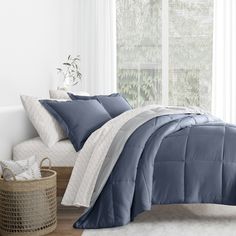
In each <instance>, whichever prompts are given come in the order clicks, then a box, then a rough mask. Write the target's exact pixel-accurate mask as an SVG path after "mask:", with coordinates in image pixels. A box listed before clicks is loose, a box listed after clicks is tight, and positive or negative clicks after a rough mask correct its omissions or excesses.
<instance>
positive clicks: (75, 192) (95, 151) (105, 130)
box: [62, 105, 202, 207]
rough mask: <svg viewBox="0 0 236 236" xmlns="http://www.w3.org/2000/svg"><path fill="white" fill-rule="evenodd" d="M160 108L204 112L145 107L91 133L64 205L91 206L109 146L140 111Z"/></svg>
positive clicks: (163, 111)
mask: <svg viewBox="0 0 236 236" xmlns="http://www.w3.org/2000/svg"><path fill="white" fill-rule="evenodd" d="M154 108H155V109H157V113H156V115H155V116H162V115H168V114H181V113H202V111H201V110H199V109H196V108H185V107H163V106H158V105H151V106H146V107H143V108H137V109H133V110H130V111H127V112H125V113H123V114H121V115H120V116H118V117H116V118H114V119H112V120H110V121H108V122H107V123H106V124H105V125H103V126H102V127H101V128H100V129H98V130H96V131H95V132H94V133H92V134H91V135H90V137H89V138H88V139H87V141H86V143H85V144H84V147H83V149H82V150H81V151H80V152H79V153H78V158H77V160H76V163H75V166H74V169H73V171H72V175H71V178H70V181H69V184H68V186H67V189H66V192H65V195H64V197H63V199H62V204H63V205H68V206H78V207H79V206H85V207H89V206H90V203H91V198H92V195H93V192H94V188H95V185H96V182H97V178H98V175H99V172H100V170H101V167H102V164H103V162H104V160H105V158H106V154H107V152H108V150H109V148H110V145H111V143H112V141H113V139H114V137H115V136H116V134H117V133H118V131H119V130H120V128H121V127H122V126H123V125H124V124H125V123H126V122H127V121H129V120H130V119H132V118H134V117H135V116H137V115H139V114H140V113H142V112H144V111H147V110H152V109H154Z"/></svg>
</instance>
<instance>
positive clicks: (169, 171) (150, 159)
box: [74, 115, 236, 228]
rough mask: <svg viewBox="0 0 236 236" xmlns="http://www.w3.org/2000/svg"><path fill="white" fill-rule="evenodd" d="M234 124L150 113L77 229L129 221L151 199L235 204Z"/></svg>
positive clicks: (156, 201)
mask: <svg viewBox="0 0 236 236" xmlns="http://www.w3.org/2000/svg"><path fill="white" fill-rule="evenodd" d="M235 140H236V127H235V126H232V125H227V124H224V123H214V122H212V121H211V122H210V119H209V118H208V116H207V115H182V116H177V115H172V116H162V117H158V118H154V119H152V120H150V121H148V122H146V123H145V124H144V125H142V126H140V127H139V128H138V129H136V131H135V132H134V133H133V134H132V135H131V136H130V138H129V140H128V141H127V143H126V145H125V147H124V149H123V151H122V153H121V155H120V157H119V160H118V162H117V163H116V165H115V167H114V169H113V171H112V173H111V175H110V177H109V179H108V180H107V182H106V185H105V186H104V188H103V190H102V192H101V194H100V196H99V198H98V199H97V201H96V202H95V204H94V205H93V206H92V207H91V208H89V209H88V210H87V211H86V212H85V213H84V215H82V216H81V218H80V219H79V220H78V221H76V222H75V224H74V227H75V228H105V227H115V226H121V225H124V224H127V223H129V222H130V221H132V220H133V219H134V217H135V216H137V215H138V214H139V213H141V212H143V211H145V210H150V209H151V205H152V204H173V203H217V204H228V205H236V165H235V163H236V145H235Z"/></svg>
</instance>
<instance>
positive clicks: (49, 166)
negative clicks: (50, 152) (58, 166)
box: [39, 157, 52, 170]
mask: <svg viewBox="0 0 236 236" xmlns="http://www.w3.org/2000/svg"><path fill="white" fill-rule="evenodd" d="M45 161H48V169H49V170H51V169H52V162H51V160H50V159H49V158H48V157H45V158H43V159H42V161H41V162H40V165H39V166H40V169H42V167H43V163H44V162H45Z"/></svg>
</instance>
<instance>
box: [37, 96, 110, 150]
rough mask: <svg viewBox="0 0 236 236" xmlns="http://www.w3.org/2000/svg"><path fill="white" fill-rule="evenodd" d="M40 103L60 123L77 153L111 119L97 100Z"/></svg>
mask: <svg viewBox="0 0 236 236" xmlns="http://www.w3.org/2000/svg"><path fill="white" fill-rule="evenodd" d="M40 102H41V104H42V105H43V106H44V107H45V108H46V109H47V110H48V112H49V113H50V114H52V116H53V117H54V118H55V119H56V120H57V121H58V122H59V124H60V125H61V127H62V128H63V130H64V131H65V133H66V135H67V136H68V138H69V139H70V140H71V143H72V144H73V146H74V148H75V150H76V151H77V152H78V151H79V150H80V149H81V148H82V147H83V145H84V143H85V141H86V140H87V138H88V137H89V135H90V134H92V133H93V132H94V131H95V130H96V129H98V128H100V127H101V126H102V125H103V124H105V123H106V122H107V121H109V120H110V119H111V116H110V115H109V113H108V112H107V111H106V110H105V109H104V107H103V106H102V105H101V104H100V103H99V102H98V101H97V100H74V101H55V100H40Z"/></svg>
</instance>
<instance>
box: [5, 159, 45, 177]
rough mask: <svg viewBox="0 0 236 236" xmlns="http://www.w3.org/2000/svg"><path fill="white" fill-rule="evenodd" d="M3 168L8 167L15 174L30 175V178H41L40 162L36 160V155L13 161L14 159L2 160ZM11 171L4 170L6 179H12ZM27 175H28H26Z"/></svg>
mask: <svg viewBox="0 0 236 236" xmlns="http://www.w3.org/2000/svg"><path fill="white" fill-rule="evenodd" d="M0 166H1V170H3V169H5V168H8V169H10V171H11V172H12V173H13V174H14V176H19V175H20V176H21V175H22V173H26V174H27V175H28V179H32V178H40V177H41V174H40V170H39V166H38V163H37V162H36V159H35V156H32V157H30V158H29V159H27V160H20V161H12V160H3V161H0ZM11 172H7V171H6V172H4V178H5V179H6V180H9V179H12V174H11ZM24 175H25V174H23V176H24ZM25 176H26V175H25ZM30 176H31V177H30Z"/></svg>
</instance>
